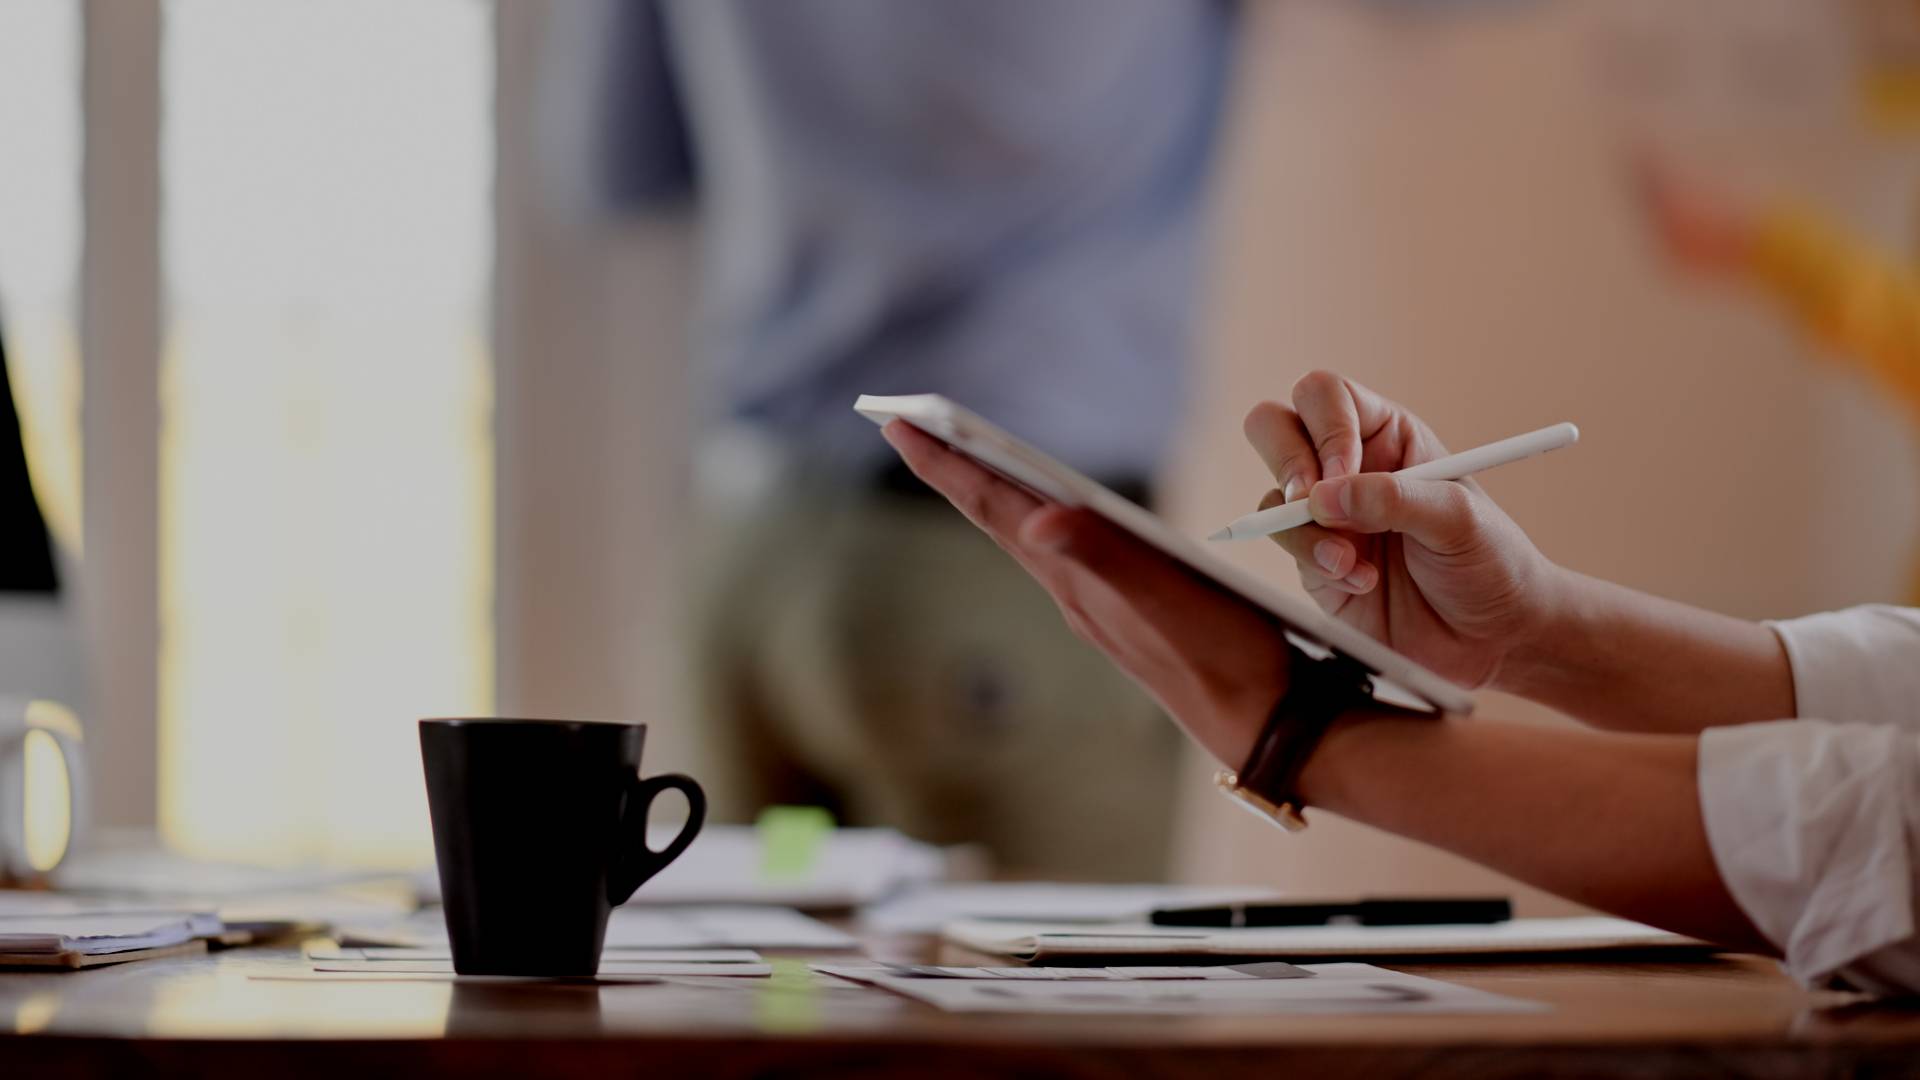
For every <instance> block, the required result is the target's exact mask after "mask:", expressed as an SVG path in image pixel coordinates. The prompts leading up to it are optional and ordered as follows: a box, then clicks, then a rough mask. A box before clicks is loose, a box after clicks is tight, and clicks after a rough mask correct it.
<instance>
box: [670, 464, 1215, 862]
mask: <svg viewBox="0 0 1920 1080" xmlns="http://www.w3.org/2000/svg"><path fill="white" fill-rule="evenodd" d="M693 541H694V543H693V545H692V552H693V569H694V577H693V580H692V582H691V583H690V585H691V590H692V600H693V604H692V613H691V622H692V627H691V630H692V632H691V634H690V636H689V646H690V648H691V650H692V656H691V658H690V667H689V672H688V675H689V679H688V684H689V687H690V691H691V696H692V701H691V702H690V704H691V706H692V713H691V716H692V719H693V721H694V723H695V726H696V730H697V732H698V733H699V736H700V738H701V740H702V742H703V744H704V745H703V750H704V751H705V753H704V755H703V756H704V758H705V759H706V761H707V773H706V775H703V776H702V782H703V784H705V785H706V786H707V788H708V790H709V792H710V794H711V797H712V800H713V808H714V815H715V819H716V820H719V821H745V820H751V819H752V817H753V815H754V814H755V813H757V812H758V810H759V809H760V808H761V807H763V806H766V805H769V804H774V803H786V804H815V805H825V806H828V807H830V808H832V809H833V810H834V811H835V813H836V814H837V816H838V817H839V819H840V820H841V821H842V823H844V824H852V825H889V826H893V827H895V828H898V829H901V830H902V831H904V832H906V833H908V834H909V835H912V836H915V837H918V838H920V839H922V840H927V841H931V842H934V843H940V844H952V843H965V842H978V843H981V844H984V845H985V846H986V847H987V848H988V850H990V851H991V852H992V854H993V856H994V858H995V863H996V866H997V868H998V869H999V870H1001V871H1002V872H1005V873H1009V874H1016V875H1044V876H1047V877H1054V878H1088V879H1116V880H1129V879H1131V880H1154V879H1158V878H1160V877H1161V876H1163V874H1164V873H1165V869H1166V865H1167V856H1168V851H1167V845H1168V839H1169V836H1170V834H1171V824H1172V813H1173V800H1174V781H1175V776H1176V772H1177V765H1178V760H1179V751H1180V738H1179V735H1178V733H1177V731H1176V730H1175V728H1174V726H1173V725H1172V723H1171V722H1169V721H1168V720H1167V719H1166V718H1165V717H1164V716H1163V715H1162V714H1161V713H1160V712H1159V710H1158V709H1157V708H1156V707H1155V706H1154V705H1153V703H1152V702H1151V701H1150V700H1149V699H1148V698H1147V697H1146V696H1145V695H1144V694H1143V693H1142V692H1141V691H1139V690H1138V689H1137V688H1135V687H1134V686H1133V684H1132V683H1131V682H1129V681H1128V680H1127V679H1126V678H1125V677H1124V676H1123V675H1121V674H1120V673H1119V672H1118V671H1117V670H1116V669H1114V668H1113V667H1111V666H1110V665H1109V664H1108V663H1107V662H1106V660H1105V659H1104V658H1103V657H1101V656H1100V655H1099V654H1098V653H1097V652H1095V651H1094V649H1093V648H1092V647H1091V646H1089V645H1086V644H1085V643H1083V642H1081V641H1080V640H1079V639H1078V638H1076V637H1074V636H1073V634H1072V633H1071V632H1070V631H1069V630H1068V629H1067V627H1066V624H1065V623H1064V622H1063V621H1062V619H1061V617H1060V614H1059V612H1058V611H1057V610H1056V609H1055V608H1054V606H1053V603H1052V601H1051V600H1050V599H1049V598H1048V597H1047V595H1046V594H1045V593H1044V592H1043V591H1042V590H1041V589H1040V587H1039V586H1038V585H1037V584H1035V583H1034V582H1033V581H1032V580H1031V579H1029V578H1028V577H1027V575H1026V574H1025V572H1024V571H1022V570H1021V569H1020V567H1019V566H1018V565H1017V564H1016V563H1014V562H1013V560H1012V559H1010V558H1008V557H1007V555H1006V553H1005V552H1003V551H1001V550H1000V549H999V547H998V546H996V545H995V544H994V543H993V542H992V541H991V540H990V539H988V538H987V537H986V536H984V535H983V534H981V533H980V532H978V531H977V530H976V529H974V528H973V526H972V525H970V524H969V523H968V522H967V521H966V520H965V519H964V518H962V517H961V516H960V514H959V513H958V512H956V511H955V510H953V509H952V508H951V507H949V506H948V505H947V504H946V503H944V502H940V501H938V500H936V499H933V498H930V497H914V496H907V495H898V494H886V493H876V492H866V491H849V490H847V489H845V488H844V487H835V486H830V485H824V484H819V485H816V484H790V485H786V486H785V487H784V488H783V489H782V490H781V491H780V492H779V493H778V494H776V495H775V496H774V497H773V498H772V499H771V500H755V501H754V502H753V503H752V504H751V505H745V506H736V507H729V508H712V509H709V510H708V511H707V512H705V513H703V514H702V515H700V520H699V523H698V525H697V527H696V531H695V535H694V537H693Z"/></svg>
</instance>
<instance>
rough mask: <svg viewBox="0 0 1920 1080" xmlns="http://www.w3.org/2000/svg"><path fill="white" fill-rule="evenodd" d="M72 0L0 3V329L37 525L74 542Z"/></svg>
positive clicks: (76, 42)
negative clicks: (41, 517) (40, 518)
mask: <svg viewBox="0 0 1920 1080" xmlns="http://www.w3.org/2000/svg"><path fill="white" fill-rule="evenodd" d="M80 132H81V129H80V5H79V3H78V2H77V0H5V2H4V3H0V146H4V150H3V151H0V152H3V153H4V154H5V161H6V165H5V166H4V167H0V333H4V334H5V335H6V349H7V371H8V374H9V375H10V376H11V378H12V382H13V393H14V400H15V404H16V406H17V407H18V410H19V413H20V430H21V435H22V436H23V438H24V439H25V442H26V446H27V466H28V469H29V471H30V472H31V474H32V476H33V486H34V491H35V494H36V495H38V497H39V502H40V508H41V511H42V512H43V513H44V514H45V515H46V518H47V523H48V527H49V528H51V529H52V530H53V531H54V534H55V535H56V536H57V537H59V538H60V541H61V543H62V544H63V545H65V546H66V547H67V549H68V550H69V551H77V550H78V546H79V542H80V349H79V335H78V332H77V330H76V315H77V312H78V304H77V303H76V302H75V297H76V295H77V294H78V286H79V267H80Z"/></svg>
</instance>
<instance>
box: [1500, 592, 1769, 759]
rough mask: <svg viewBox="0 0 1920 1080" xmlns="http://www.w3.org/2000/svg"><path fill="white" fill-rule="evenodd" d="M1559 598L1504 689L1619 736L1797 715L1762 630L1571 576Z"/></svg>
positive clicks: (1515, 659) (1506, 674)
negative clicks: (1637, 732) (1613, 731)
mask: <svg viewBox="0 0 1920 1080" xmlns="http://www.w3.org/2000/svg"><path fill="white" fill-rule="evenodd" d="M1550 592H1551V595H1549V596H1548V597H1546V598H1545V601H1544V603H1543V604H1542V607H1543V609H1545V610H1546V611H1547V612H1548V614H1547V616H1546V618H1545V619H1544V620H1543V623H1542V625H1541V626H1540V628H1539V630H1538V632H1536V633H1534V634H1531V635H1529V638H1528V641H1527V643H1526V644H1525V645H1524V646H1522V647H1521V648H1520V649H1518V650H1516V651H1515V652H1514V654H1513V655H1512V656H1511V657H1509V659H1508V661H1507V662H1506V663H1505V664H1504V665H1503V666H1502V669H1501V671H1500V672H1499V674H1498V675H1497V676H1496V679H1495V685H1496V687H1497V688H1498V689H1501V690H1505V691H1508V692H1510V693H1514V694H1518V695H1520V696H1521V697H1525V698H1528V699H1531V700H1534V701H1538V702H1541V703H1542V704H1545V705H1550V706H1552V707H1553V708H1555V709H1558V710H1559V711H1561V712H1564V713H1566V714H1568V715H1570V716H1574V717H1577V718H1579V719H1581V720H1584V721H1586V722H1588V723H1591V724H1595V725H1597V726H1600V727H1606V728H1612V729H1615V730H1619V731H1647V732H1669V733H1688V734H1697V733H1698V732H1700V731H1702V730H1704V729H1706V728H1709V727H1715V726H1719V725H1722V724H1742V723H1749V722H1752V721H1757V720H1778V719H1782V718H1785V717H1791V716H1793V715H1794V714H1795V710H1794V694H1793V673H1792V670H1791V669H1790V668H1789V666H1788V664H1787V656H1786V652H1785V650H1784V649H1782V648H1781V646H1780V642H1779V639H1778V638H1776V637H1775V636H1774V633H1773V631H1772V630H1769V629H1768V628H1766V627H1765V626H1762V625H1760V624H1759V623H1755V622H1749V621H1748V620H1745V619H1736V618H1733V617H1732V616H1728V615H1721V614H1717V613H1715V612H1711V611H1705V610H1702V609H1700V608H1695V607H1690V606H1688V605H1686V604H1681V603H1676V602H1674V601H1672V600H1665V599H1662V598H1660V597H1657V596H1649V595H1647V594H1646V593H1641V592H1636V591H1634V590H1632V589H1629V588H1626V587H1624V586H1620V585H1614V584H1611V583H1609V582H1604V581H1599V580H1597V579H1594V578H1590V577H1587V576H1586V575H1584V574H1575V573H1572V572H1569V571H1560V572H1559V574H1558V576H1557V577H1556V578H1555V582H1554V585H1553V587H1552V589H1551V590H1550Z"/></svg>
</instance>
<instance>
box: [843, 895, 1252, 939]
mask: <svg viewBox="0 0 1920 1080" xmlns="http://www.w3.org/2000/svg"><path fill="white" fill-rule="evenodd" d="M1275 899H1279V897H1277V896H1276V895H1275V894H1274V892H1273V890H1271V889H1258V888H1233V887H1228V886H1193V885H1085V884H1047V883H1044V882H964V883H956V884H941V885H925V886H921V887H919V888H915V889H911V890H909V891H907V892H905V893H902V894H900V895H898V896H896V897H894V898H892V899H890V900H886V901H883V902H881V903H879V904H876V905H874V906H872V907H869V908H867V909H866V910H865V911H862V912H861V913H860V925H861V926H863V927H865V928H867V929H869V930H876V931H880V932H882V933H926V934H931V933H937V932H939V930H940V928H941V927H943V926H945V925H946V924H948V923H950V922H953V921H954V920H956V919H1024V920H1030V921H1033V922H1113V921H1116V920H1121V919H1133V920H1138V919H1144V918H1145V917H1146V916H1147V914H1148V913H1149V912H1151V911H1153V910H1154V909H1155V908H1162V907H1182V906H1193V905H1200V904H1231V903H1239V902H1244V901H1260V900H1275Z"/></svg>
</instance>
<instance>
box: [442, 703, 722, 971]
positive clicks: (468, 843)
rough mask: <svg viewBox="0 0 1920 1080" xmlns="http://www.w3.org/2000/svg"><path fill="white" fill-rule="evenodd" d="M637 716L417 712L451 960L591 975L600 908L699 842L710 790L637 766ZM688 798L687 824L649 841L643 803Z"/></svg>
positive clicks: (603, 914) (468, 965) (601, 928)
mask: <svg viewBox="0 0 1920 1080" xmlns="http://www.w3.org/2000/svg"><path fill="white" fill-rule="evenodd" d="M646 737H647V729H646V725H644V724H608V723H595V722H590V721H583V720H506V719H490V718H465V719H445V720H422V721H420V756H421V759H422V761H423V762H424V763H425V765H426V770H427V806H428V809H429V810H430V811H431V812H432V815H433V851H434V857H435V859H436V861H437V862H438V863H439V865H440V894H441V900H442V902H443V903H444V904H445V905H446V912H447V936H448V937H450V938H451V939H452V941H453V969H454V970H455V971H457V972H459V973H460V974H462V975H592V974H594V973H596V972H597V971H599V969H600V947H601V944H602V943H603V942H604V941H605V940H606V936H607V916H608V914H609V913H610V912H611V911H612V910H613V908H614V907H615V906H616V905H619V904H623V903H625V902H626V900H627V898H628V897H630V896H632V895H633V891H634V890H635V889H637V888H639V887H640V886H641V884H642V883H643V882H645V881H646V880H647V879H648V878H650V877H652V876H653V875H655V874H657V873H659V872H660V871H661V870H664V869H665V868H666V866H667V864H668V863H671V862H672V861H673V860H674V859H676V858H678V857H679V855H680V853H681V852H683V851H685V850H687V845H688V844H691V843H693V838H694V836H695V835H697V834H698V833H699V832H700V824H701V822H702V821H704V820H705V818H706V815H707V798H706V794H705V793H704V792H702V791H701V790H700V785H699V784H697V783H695V782H694V781H693V780H692V779H690V778H688V777H685V776H678V775H665V776H650V777H647V778H646V779H644V780H643V779H641V777H640V750H641V748H642V746H643V745H644V744H645V742H646ZM669 789H671V790H674V791H678V792H680V793H681V794H682V795H685V796H686V798H687V823H686V825H685V827H683V828H682V829H681V830H680V835H678V836H676V837H674V838H673V842H672V843H670V844H668V845H667V846H666V848H665V849H663V850H660V851H654V850H653V849H651V848H649V847H648V846H647V808H648V807H649V806H650V805H651V804H652V803H653V797H654V796H655V795H658V794H660V793H661V792H662V791H667V790H669Z"/></svg>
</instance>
